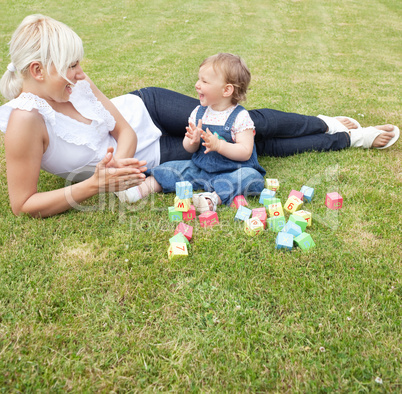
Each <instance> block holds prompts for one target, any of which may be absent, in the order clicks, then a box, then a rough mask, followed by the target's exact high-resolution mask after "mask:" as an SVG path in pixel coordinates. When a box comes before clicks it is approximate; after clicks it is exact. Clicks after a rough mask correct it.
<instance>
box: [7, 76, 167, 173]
mask: <svg viewBox="0 0 402 394" xmlns="http://www.w3.org/2000/svg"><path fill="white" fill-rule="evenodd" d="M126 96H132V97H128V98H127V99H124V97H126ZM122 98H123V99H122ZM112 101H113V102H114V103H115V105H116V106H118V104H119V103H120V104H122V108H121V109H119V108H118V109H119V110H120V111H121V112H122V114H123V116H125V118H126V119H127V117H128V118H129V119H127V120H128V121H129V123H130V125H131V126H132V127H133V129H134V130H135V131H136V132H137V137H138V145H137V153H136V155H135V157H138V158H139V159H140V160H143V159H145V158H144V156H148V155H151V157H150V158H149V157H147V158H146V159H151V163H150V164H151V165H152V162H153V161H155V163H156V164H154V165H158V164H159V158H160V151H159V137H160V135H161V132H160V131H159V129H157V128H156V126H155V125H154V124H153V123H152V120H151V118H150V116H149V114H148V111H147V110H146V107H145V105H144V104H143V102H142V100H141V99H140V98H139V97H137V96H134V95H125V96H121V98H117V99H114V100H112ZM70 102H71V103H72V104H73V106H74V107H75V109H76V110H77V111H78V112H79V113H80V114H81V115H82V116H83V117H85V118H86V119H89V120H90V121H91V123H90V124H87V123H83V122H80V121H77V120H75V119H72V118H70V117H69V116H66V115H63V114H61V113H59V112H56V111H55V110H54V109H53V108H52V107H51V106H50V105H49V104H48V103H47V102H46V101H45V100H44V99H41V98H40V97H38V96H36V95H34V94H32V93H21V95H20V96H18V97H17V98H15V99H14V100H11V101H9V102H8V103H7V104H5V105H3V106H1V107H0V130H2V131H3V132H6V129H7V124H8V119H9V117H10V114H11V111H12V110H13V109H15V108H18V109H22V110H26V111H32V110H33V109H36V110H38V112H39V113H40V114H41V115H42V116H43V119H44V121H45V124H46V128H47V132H48V135H49V146H48V148H47V149H46V152H45V153H44V155H43V157H42V163H41V168H42V169H43V170H45V171H48V172H50V173H52V174H55V175H59V176H62V177H64V178H70V179H71V180H72V179H74V180H79V179H80V177H77V176H75V175H74V174H77V173H83V172H85V171H89V173H88V172H87V173H85V174H83V176H82V177H81V179H82V178H85V177H88V176H89V175H90V173H91V172H93V170H94V167H95V166H96V164H97V163H99V161H100V160H102V158H103V157H104V156H105V154H106V150H107V148H108V147H109V146H112V147H114V148H116V146H117V142H116V140H115V139H114V138H113V136H112V135H111V134H110V131H112V130H113V129H114V127H115V124H116V122H115V120H114V118H113V116H112V115H111V114H110V112H109V111H107V110H106V109H105V107H104V106H103V105H102V103H101V102H100V101H98V100H97V98H96V96H95V95H94V94H93V92H92V90H91V87H90V85H89V83H88V82H87V81H79V82H77V83H76V85H75V86H74V88H73V92H72V94H71V96H70ZM144 111H145V114H144ZM155 129H156V130H155ZM141 135H142V136H143V138H142V139H141ZM154 165H153V166H154Z"/></svg>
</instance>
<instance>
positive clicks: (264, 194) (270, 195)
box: [260, 189, 276, 204]
mask: <svg viewBox="0 0 402 394" xmlns="http://www.w3.org/2000/svg"><path fill="white" fill-rule="evenodd" d="M275 193H276V192H274V191H273V190H269V189H264V190H263V191H262V192H261V194H260V204H264V198H273V197H275Z"/></svg>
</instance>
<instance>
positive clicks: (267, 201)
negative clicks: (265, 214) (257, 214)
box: [263, 198, 281, 209]
mask: <svg viewBox="0 0 402 394" xmlns="http://www.w3.org/2000/svg"><path fill="white" fill-rule="evenodd" d="M278 202H281V199H280V198H264V201H263V204H264V207H265V208H266V209H268V207H269V206H270V205H271V204H276V203H278Z"/></svg>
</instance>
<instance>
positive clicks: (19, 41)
mask: <svg viewBox="0 0 402 394" xmlns="http://www.w3.org/2000/svg"><path fill="white" fill-rule="evenodd" d="M9 45H10V57H11V62H12V65H13V66H14V67H8V68H7V70H6V72H5V73H4V75H3V77H2V78H1V81H0V91H1V93H2V95H3V96H4V97H5V98H6V99H8V100H12V99H13V98H15V97H17V96H18V95H19V94H20V93H21V90H22V81H23V77H24V76H25V75H26V73H27V72H28V70H29V66H30V64H31V63H32V62H40V63H41V64H42V66H43V67H46V69H47V71H48V72H49V71H50V67H51V66H52V65H54V67H55V68H56V71H57V72H58V74H59V75H60V76H62V77H63V78H65V79H66V80H68V79H67V77H66V73H67V69H68V67H70V66H71V65H72V64H73V63H75V62H77V61H79V60H81V59H82V58H83V56H84V48H83V46H82V41H81V38H80V37H78V35H77V34H76V33H75V32H74V31H73V30H71V29H70V28H69V27H68V26H67V25H65V24H64V23H62V22H59V21H56V20H55V19H52V18H50V17H48V16H44V15H40V14H36V15H29V16H27V17H26V18H24V20H23V21H22V22H21V24H20V25H19V26H18V28H17V29H16V31H15V32H14V34H13V36H12V38H11V41H10V43H9ZM13 68H14V69H15V71H12V70H13ZM10 69H11V70H10ZM69 82H70V81H69Z"/></svg>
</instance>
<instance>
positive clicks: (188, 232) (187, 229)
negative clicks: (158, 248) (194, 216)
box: [174, 223, 193, 241]
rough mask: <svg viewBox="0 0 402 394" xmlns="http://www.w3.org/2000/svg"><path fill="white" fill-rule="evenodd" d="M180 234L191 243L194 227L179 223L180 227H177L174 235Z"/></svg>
mask: <svg viewBox="0 0 402 394" xmlns="http://www.w3.org/2000/svg"><path fill="white" fill-rule="evenodd" d="M178 233H182V234H183V235H184V236H185V237H186V238H187V239H188V240H189V241H190V240H191V238H192V237H193V227H192V226H189V225H188V224H185V223H179V225H178V226H177V227H176V230H175V232H174V235H176V234H178Z"/></svg>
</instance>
